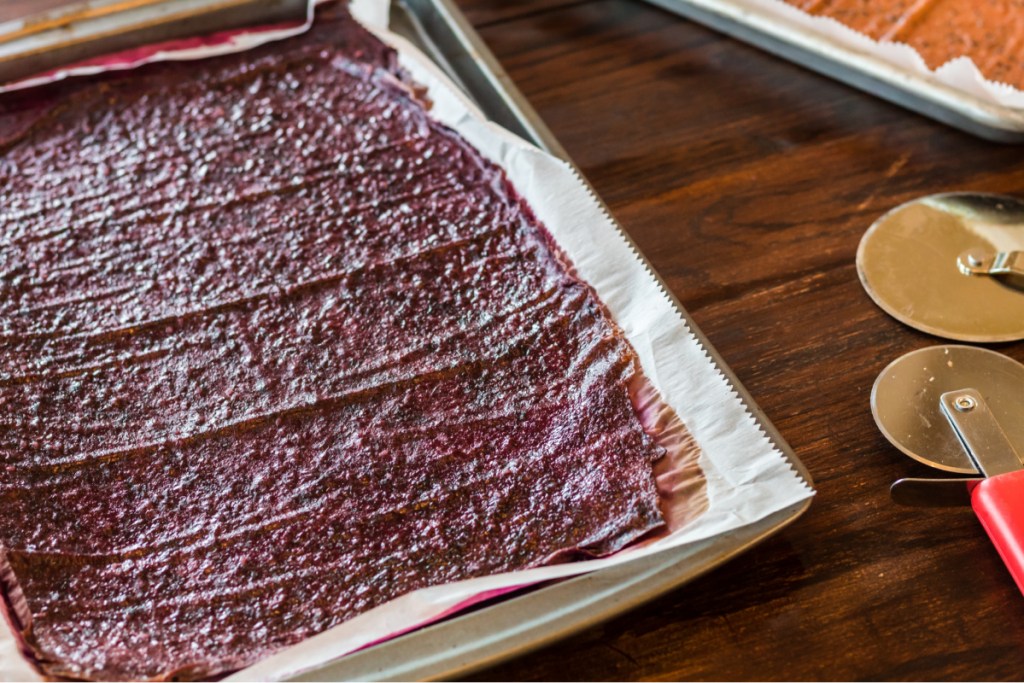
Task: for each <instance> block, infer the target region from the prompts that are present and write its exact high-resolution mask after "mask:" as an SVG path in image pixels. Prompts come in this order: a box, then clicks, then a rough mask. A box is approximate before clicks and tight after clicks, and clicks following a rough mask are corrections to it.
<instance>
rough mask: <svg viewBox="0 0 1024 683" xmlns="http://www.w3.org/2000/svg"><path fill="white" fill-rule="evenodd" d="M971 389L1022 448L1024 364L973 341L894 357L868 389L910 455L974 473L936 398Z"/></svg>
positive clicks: (879, 419) (886, 428) (889, 434)
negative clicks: (976, 344)
mask: <svg viewBox="0 0 1024 683" xmlns="http://www.w3.org/2000/svg"><path fill="white" fill-rule="evenodd" d="M967 388H971V389H975V390H977V391H978V392H980V393H981V395H982V397H983V398H984V399H985V403H987V404H988V406H989V409H990V410H991V411H992V415H993V416H994V417H995V418H996V419H997V420H998V421H999V425H1000V427H1002V429H1003V431H1004V432H1005V433H1006V436H1007V438H1008V439H1009V441H1010V443H1011V444H1013V446H1014V448H1016V449H1017V451H1018V452H1024V365H1021V364H1020V363H1018V362H1017V361H1015V360H1013V359H1012V358H1010V357H1008V356H1004V355H1003V354H1001V353H996V352H995V351H989V350H988V349H979V348H977V347H974V346H958V345H949V346H930V347H928V348H924V349H920V350H918V351H911V352H910V353H908V354H906V355H904V356H901V357H900V358H897V359H896V360H895V361H893V362H892V363H890V364H889V366H888V367H887V368H885V370H883V371H882V374H880V375H879V376H878V379H877V380H875V385H874V386H873V387H872V388H871V413H872V415H874V417H875V423H876V424H877V425H878V428H879V429H880V430H881V432H882V434H884V435H885V438H887V439H889V441H890V442H892V445H894V446H896V448H898V449H900V450H901V451H903V452H904V453H906V454H907V455H909V456H910V457H911V458H914V459H915V460H919V461H921V462H923V463H924V464H926V465H931V466H932V467H937V468H938V469H940V470H945V471H947V472H957V473H960V474H978V473H979V472H978V470H977V468H975V466H974V463H973V462H971V460H970V458H969V457H968V456H967V453H966V452H965V451H964V449H963V447H962V446H961V445H960V440H959V439H958V438H957V436H956V433H955V432H954V431H953V428H952V427H951V426H950V424H949V421H948V420H947V419H946V417H945V415H943V414H942V408H941V407H940V406H939V397H940V396H941V395H942V394H944V393H945V392H947V391H956V390H958V389H967Z"/></svg>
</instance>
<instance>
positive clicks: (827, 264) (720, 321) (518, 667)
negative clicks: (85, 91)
mask: <svg viewBox="0 0 1024 683" xmlns="http://www.w3.org/2000/svg"><path fill="white" fill-rule="evenodd" d="M58 1H59V0H58ZM45 4H47V0H43V1H42V2H41V1H40V0H33V2H24V0H7V2H5V3H4V4H3V6H2V7H0V19H2V18H3V17H4V15H6V16H10V15H13V14H16V13H18V12H19V11H21V10H22V8H26V7H27V8H40V7H42V6H43V5H45ZM460 4H461V5H462V7H463V8H464V10H465V11H466V13H467V15H468V16H469V18H470V20H471V21H472V23H473V24H474V25H475V26H476V27H477V28H478V29H479V31H480V33H481V35H482V36H483V38H484V39H485V40H486V42H487V43H488V45H489V46H490V47H491V49H492V50H493V51H494V52H495V54H496V55H497V56H498V57H499V59H500V60H501V62H502V64H503V65H504V67H505V68H506V69H507V70H508V72H509V73H510V75H511V76H512V78H513V80H514V81H515V82H516V84H517V85H518V86H519V87H520V88H521V89H522V91H523V92H524V93H525V95H526V96H527V98H528V99H529V100H530V102H531V103H532V104H533V105H534V107H536V108H537V110H538V111H539V112H540V114H541V115H542V116H543V118H544V120H545V121H546V122H547V124H548V125H549V126H550V128H551V129H552V130H553V131H554V133H555V134H556V135H557V136H558V138H559V139H560V140H561V142H562V143H563V144H564V146H565V147H566V149H567V150H568V151H569V153H570V154H571V155H572V157H573V159H574V160H575V161H576V163H577V164H579V166H580V167H581V168H582V170H583V171H584V173H585V174H586V175H587V176H588V177H589V179H590V180H591V181H592V182H593V184H594V185H595V186H596V188H597V190H598V192H599V193H600V194H601V195H602V196H603V198H604V199H605V200H606V201H607V202H608V204H609V205H610V207H611V209H612V211H613V212H614V213H615V215H616V216H617V217H618V219H619V220H620V222H621V223H622V224H623V226H624V227H625V228H626V230H627V231H628V232H629V233H630V234H631V235H632V236H633V238H634V239H635V240H636V242H637V243H638V244H639V245H640V247H641V249H642V250H643V251H644V253H645V254H646V255H647V257H648V258H649V259H650V260H651V261H652V262H653V264H654V266H655V268H657V270H658V271H659V272H660V273H661V274H662V275H663V276H664V277H665V278H666V280H667V281H668V283H669V285H670V286H671V288H672V289H673V291H674V292H675V293H676V295H677V296H678V297H679V298H680V300H681V301H682V302H683V304H684V305H685V306H686V307H687V309H688V310H689V311H690V313H691V315H692V317H693V319H694V320H695V321H696V322H697V324H698V325H700V327H701V328H703V330H704V332H705V333H706V334H707V336H708V337H709V338H710V340H711V342H712V343H713V344H714V345H715V346H716V347H717V348H718V350H719V352H720V353H721V354H722V356H724V358H725V359H726V361H727V362H728V363H729V364H730V365H731V366H732V368H733V369H734V370H735V372H736V373H737V375H738V376H739V377H740V379H741V380H742V381H743V383H744V384H745V385H746V386H747V388H748V389H749V390H750V392H751V393H752V394H753V396H754V398H755V399H756V400H757V402H758V403H759V404H760V405H761V407H762V408H763V409H764V410H765V412H766V413H767V414H768V416H769V417H770V418H771V419H772V421H773V422H774V423H775V424H776V425H777V426H778V428H779V430H780V431H781V432H782V434H783V435H784V437H785V438H786V439H787V440H788V441H789V443H790V444H791V445H792V446H793V448H794V449H795V451H796V453H797V454H798V455H799V457H800V458H801V459H802V460H803V461H804V462H805V463H806V465H807V466H808V468H809V469H810V471H811V473H812V475H813V476H814V478H815V482H816V486H817V489H818V495H817V498H816V500H815V502H814V504H813V506H812V507H811V509H810V511H809V512H808V513H807V514H806V515H805V516H804V517H803V518H802V519H801V520H799V521H798V522H797V523H796V524H794V525H793V526H791V527H790V528H788V529H787V530H785V531H783V532H782V533H781V534H779V535H778V536H776V537H774V538H772V539H770V540H769V541H767V542H766V543H764V544H763V545H761V546H759V547H757V548H756V549H754V550H752V551H751V552H749V553H747V554H745V555H743V556H741V557H740V558H738V559H736V560H734V561H732V562H730V563H729V564H727V565H726V566H724V567H722V568H721V569H719V570H717V571H715V572H713V573H712V574H710V575H708V576H706V577H704V578H702V579H700V580H698V581H696V582H694V583H692V584H690V585H688V586H686V587H683V588H681V589H679V590H677V591H674V592H673V593H671V594H669V595H666V596H664V597H662V598H660V599H658V600H656V601H654V602H652V603H649V604H648V605H646V606H644V607H642V608H639V609H637V610H634V611H632V612H630V613H628V614H626V615H624V616H621V617H619V618H617V619H615V620H613V621H611V622H608V623H606V624H604V625H603V626H600V627H597V628H593V629H590V630H587V631H585V632H583V633H580V634H578V635H577V636H575V637H572V638H570V639H568V640H565V641H562V642H560V643H558V644H556V645H553V646H551V647H547V648H545V649H543V650H540V651H538V652H535V653H533V654H530V655H528V656H524V657H521V658H518V659H515V660H513V661H510V662H507V663H505V664H503V665H501V666H499V667H496V668H492V669H488V670H485V671H482V672H479V673H478V674H477V675H476V678H478V679H480V680H495V679H513V680H515V679H523V680H544V679H554V680H573V679H593V680H606V679H716V680H744V679H841V680H846V679H925V680H929V679H1019V678H1020V677H1021V676H1022V675H1024V598H1022V597H1021V595H1020V594H1019V592H1018V591H1017V589H1016V588H1015V586H1014V584H1013V582H1012V580H1011V579H1010V576H1009V575H1008V573H1007V572H1006V570H1005V569H1004V567H1003V566H1002V564H1001V563H1000V560H999V558H998V556H997V555H996V553H995V551H994V550H993V549H992V547H991V545H990V544H989V543H988V541H987V539H986V537H985V535H984V533H983V531H982V530H981V528H980V526H979V525H978V523H977V521H976V520H975V518H974V516H973V514H972V513H971V512H970V511H969V510H967V509H951V510H950V509H928V510H925V509H909V508H899V507H897V506H895V505H894V504H892V503H891V502H890V500H889V497H888V486H889V484H890V483H891V482H892V481H893V480H894V479H896V478H898V477H901V476H908V475H918V476H927V474H928V473H927V471H926V469H925V468H924V467H921V466H916V465H914V464H912V463H911V462H910V461H909V460H908V459H907V458H906V457H904V456H902V455H900V454H899V453H898V452H897V451H896V450H895V449H894V448H892V447H891V446H889V444H888V443H887V442H886V441H885V440H884V439H883V437H882V436H881V435H880V434H879V433H878V431H877V430H876V428H875V426H874V423H873V421H872V419H871V414H870V411H869V408H868V392H869V390H870V388H871V384H872V382H873V381H874V379H875V377H876V376H877V375H878V373H879V371H880V370H881V369H882V368H883V367H884V366H885V365H886V364H887V363H888V362H889V361H891V360H893V359H895V358H896V357H898V356H899V355H901V354H903V353H905V352H907V351H910V350H913V349H917V348H921V347H924V346H928V345H931V344H935V343H938V342H939V340H937V339H935V338H932V337H929V336H927V335H924V334H920V333H917V332H914V331H913V330H911V329H909V328H907V327H904V326H902V325H901V324H899V323H897V322H896V321H894V320H892V319H891V318H889V317H887V316H886V315H885V314H883V313H882V312H881V311H880V310H879V309H878V308H876V307H875V306H874V304H872V303H871V301H870V300H869V299H868V297H867V296H866V295H865V294H864V292H863V291H862V289H861V287H860V284H859V283H858V280H857V276H856V272H855V268H854V254H855V250H856V248H857V243H858V241H859V239H860V237H861V235H862V234H863V232H864V230H866V229H867V227H868V226H869V225H870V224H871V222H872V221H874V220H875V219H876V218H877V217H878V216H880V215H881V214H882V213H884V212H885V211H886V210H888V209H890V208H892V207H894V206H896V205H897V204H899V203H901V202H904V201H907V200H909V199H912V198H914V197H917V196H919V195H923V194H929V193H933V192H940V191H948V190H984V191H989V192H1010V193H1014V192H1016V193H1020V194H1024V147H1009V146H1000V145H996V144H992V143H987V142H984V141H981V140H978V139H975V138H972V137H970V136H968V135H966V134H963V133H959V132H957V131H954V130H952V129H949V128H945V127H943V126H941V125H939V124H936V123H932V122H930V121H928V120H926V119H923V118H921V117H919V116H916V115H914V114H912V113H909V112H907V111H905V110H902V109H899V108H897V107H895V106H893V105H889V104H886V103H884V102H882V101H880V100H877V99H874V98H872V97H870V96H867V95H864V94H861V93H859V92H857V91H855V90H852V89H850V88H848V87H845V86H843V85H840V84H837V83H834V82H832V81H829V80H828V79H826V78H823V77H821V76H817V75H815V74H812V73H810V72H807V71H805V70H802V69H800V68H798V67H795V66H792V65H790V64H788V63H786V62H783V61H781V60H779V59H776V58H774V57H771V56H769V55H767V54H765V53H762V52H760V51H758V50H756V49H753V48H750V47H746V46H744V45H742V44H740V43H737V42H735V41H732V40H730V39H727V38H725V37H723V36H720V35H718V34H716V33H714V32H713V31H710V30H707V29H704V28H702V27H700V26H696V25H694V24H692V23H689V22H687V21H683V20H681V19H678V18H675V17H673V16H671V15H669V14H667V13H665V12H662V11H660V10H657V9H654V8H651V7H648V6H646V5H644V4H642V3H640V2H637V1H629V0H600V1H584V2H569V1H562V2H558V1H555V0H529V1H528V2H498V1H497V0H460ZM998 348H999V350H1001V351H1003V352H1005V353H1007V354H1009V355H1011V356H1013V357H1015V358H1017V359H1018V360H1022V361H1024V344H1020V343H1018V344H1011V345H1001V346H999V347H998Z"/></svg>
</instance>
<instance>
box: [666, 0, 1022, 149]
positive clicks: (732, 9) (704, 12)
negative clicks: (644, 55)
mask: <svg viewBox="0 0 1024 683" xmlns="http://www.w3.org/2000/svg"><path fill="white" fill-rule="evenodd" d="M646 2H649V3H650V4H653V5H657V6H659V7H661V8H663V9H666V10H668V11H670V12H672V13H674V14H678V15H680V16H683V17H685V18H687V19H690V20H692V21H695V22H697V23H699V24H704V25H705V26H708V27H710V28H712V29H715V30H716V31H719V32H721V33H724V34H726V35H728V36H731V37H733V38H737V39H739V40H742V41H744V42H746V43H750V44H751V45H754V46H756V47H759V48H761V49H762V50H765V51H767V52H770V53H772V54H774V55H778V56H779V57H782V58H784V59H788V60H790V61H792V62H795V63H797V64H799V65H801V66H803V67H805V68H808V69H811V70H812V71H816V72H818V73H821V74H824V75H826V76H829V77H830V78H834V79H836V80H838V81H841V82H843V83H846V84H847V85H851V86H853V87H855V88H858V89H860V90H863V91H864V92H867V93H870V94H872V95H875V96H877V97H881V98H882V99H885V100H888V101H890V102H893V103H895V104H898V105H900V106H902V107H906V108H907V109H910V110H912V111H915V112H917V113H919V114H922V115H924V116H927V117H930V118H932V119H935V120H936V121H940V122H942V123H945V124H947V125H950V126H953V127H955V128H959V129H960V130H963V131H966V132H968V133H971V134H973V135H977V136H979V137H982V138H985V139H988V140H994V141H997V142H1009V143H1022V142H1024V111H1022V110H1020V109H1016V108H1013V107H1006V106H1000V105H998V104H994V103H990V102H986V101H984V100H982V99H980V98H978V97H975V96H974V95H971V94H970V93H967V92H964V91H962V90H959V89H957V88H953V87H950V86H948V85H945V84H943V83H939V82H937V81H936V80H933V79H929V78H926V77H923V76H920V75H917V74H914V73H911V72H909V71H907V70H904V69H901V68H899V67H897V66H894V65H893V64H891V63H889V62H887V61H886V60H884V59H880V58H878V57H875V56H873V55H870V54H866V53H863V52H859V51H856V50H852V49H850V48H847V47H845V46H842V45H838V44H836V43H835V42H834V41H832V40H830V39H829V38H827V37H824V36H821V35H818V34H817V33H815V32H813V31H808V30H804V29H802V28H800V27H796V26H788V25H786V24H784V23H781V22H778V21H774V20H771V19H769V18H768V17H765V16H761V15H759V14H758V13H756V12H752V11H750V10H749V9H748V8H747V7H744V6H741V5H740V4H738V3H735V2H732V0H646Z"/></svg>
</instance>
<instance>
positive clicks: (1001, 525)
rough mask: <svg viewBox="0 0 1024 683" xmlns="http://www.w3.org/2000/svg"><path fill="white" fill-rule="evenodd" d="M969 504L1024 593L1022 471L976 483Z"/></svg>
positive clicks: (1023, 479) (1023, 492) (1023, 475)
mask: <svg viewBox="0 0 1024 683" xmlns="http://www.w3.org/2000/svg"><path fill="white" fill-rule="evenodd" d="M971 507H973V508H974V512H975V513H976V514H977V515H978V519H979V520H981V525H982V526H983V527H985V531H987V532H988V536H989V538H991V539H992V543H993V544H995V546H996V550H998V551H999V555H1000V556H1001V557H1002V558H1003V562H1005V563H1006V567H1007V568H1008V569H1009V570H1010V574H1012V575H1013V580H1014V581H1016V582H1017V587H1018V588H1019V589H1020V590H1021V592H1022V593H1024V470H1018V471H1017V472H1010V473H1008V474H1000V475H998V476H996V477H990V478H988V479H985V480H984V481H982V482H981V483H979V484H978V485H977V486H975V487H974V491H973V492H972V493H971Z"/></svg>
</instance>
